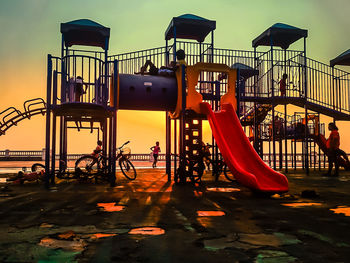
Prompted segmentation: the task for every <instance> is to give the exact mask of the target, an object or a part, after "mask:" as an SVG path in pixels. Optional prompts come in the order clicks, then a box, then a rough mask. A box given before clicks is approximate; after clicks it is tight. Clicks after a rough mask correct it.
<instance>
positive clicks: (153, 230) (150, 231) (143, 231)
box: [129, 227, 165, 236]
mask: <svg viewBox="0 0 350 263" xmlns="http://www.w3.org/2000/svg"><path fill="white" fill-rule="evenodd" d="M129 234H130V235H150V236H158V235H164V234H165V230H164V229H162V228H159V227H139V228H134V229H131V230H130V231H129Z"/></svg>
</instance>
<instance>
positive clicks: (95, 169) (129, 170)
mask: <svg viewBox="0 0 350 263" xmlns="http://www.w3.org/2000/svg"><path fill="white" fill-rule="evenodd" d="M128 143H130V141H127V142H125V143H124V144H123V145H122V146H120V147H119V148H118V149H117V157H116V161H118V164H119V167H120V169H121V171H122V173H123V175H124V176H125V177H126V178H128V179H129V180H135V179H136V170H135V167H134V165H133V164H132V163H131V161H130V160H129V157H130V155H131V151H130V148H124V146H125V145H127V144H128ZM107 161H108V159H107V157H106V156H105V155H103V154H102V152H101V153H99V154H98V157H97V158H96V157H95V156H93V155H90V154H89V155H84V156H82V157H80V158H79V159H78V160H77V161H76V162H75V172H76V173H77V174H79V175H82V176H84V177H86V178H95V180H97V178H98V177H99V178H101V179H105V180H108V179H109V175H108V174H109V173H108V166H107Z"/></svg>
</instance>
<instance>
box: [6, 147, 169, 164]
mask: <svg viewBox="0 0 350 263" xmlns="http://www.w3.org/2000/svg"><path fill="white" fill-rule="evenodd" d="M83 155H84V154H68V156H67V158H68V160H77V159H79V158H80V157H81V156H83ZM44 157H45V151H44V150H42V151H10V150H5V151H0V161H44V160H45V158H44ZM58 159H59V155H56V160H58ZM171 159H172V160H173V159H174V158H173V156H172V158H171ZM130 160H132V161H149V160H150V155H149V154H139V153H136V154H131V157H130ZM158 161H165V154H159V156H158Z"/></svg>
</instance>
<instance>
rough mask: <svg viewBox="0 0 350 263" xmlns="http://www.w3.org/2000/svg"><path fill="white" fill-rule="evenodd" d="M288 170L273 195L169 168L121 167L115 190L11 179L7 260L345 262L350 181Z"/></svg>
mask: <svg viewBox="0 0 350 263" xmlns="http://www.w3.org/2000/svg"><path fill="white" fill-rule="evenodd" d="M287 176H288V178H289V180H290V191H289V193H283V194H281V193H279V194H275V193H271V194H269V195H261V194H257V193H255V192H252V191H251V190H249V189H247V188H245V187H243V186H240V185H239V184H238V183H236V182H234V183H232V182H228V181H224V180H220V181H219V182H214V181H213V177H212V175H211V174H209V176H207V175H204V178H203V182H202V183H196V184H192V183H189V184H186V185H175V184H174V183H172V182H168V178H167V176H166V175H165V171H164V170H161V169H155V170H141V171H140V170H138V177H137V179H136V180H135V181H128V180H127V179H125V177H124V176H122V175H121V174H120V173H117V178H118V179H117V186H116V187H114V188H111V187H109V185H106V184H103V183H99V184H94V183H93V182H85V183H81V182H77V181H74V182H72V181H62V182H59V183H57V185H56V191H55V192H48V191H46V190H44V188H43V187H42V185H40V184H37V183H25V184H24V185H22V186H20V185H16V186H10V190H11V192H9V193H10V194H11V197H6V196H4V197H1V198H0V215H1V216H0V231H2V233H3V235H0V262H75V261H78V262H164V261H167V260H168V259H169V257H170V256H171V261H173V262H261V263H267V262H276V263H280V262H347V260H348V251H349V250H348V249H349V247H350V245H349V244H350V237H349V236H348V235H347V234H345V233H346V231H347V229H349V227H350V221H349V220H350V219H349V217H348V215H349V209H350V208H349V207H348V206H345V205H340V204H348V203H349V202H350V191H349V189H350V185H349V182H347V181H342V180H341V178H323V177H321V176H318V177H317V179H316V176H315V175H312V176H305V175H302V174H299V175H293V174H292V175H290V174H288V175H287ZM299 178H302V179H303V180H300V179H299ZM305 189H308V190H307V191H306V190H305ZM313 192H314V194H312V193H313ZM3 193H4V194H5V191H3ZM6 193H7V192H6ZM302 193H304V194H302ZM306 194H307V195H306ZM82 200H83V201H82ZM281 205H283V206H284V207H281ZM337 205H338V206H337ZM288 207H290V208H298V209H290V208H288ZM313 207H314V208H313ZM303 208H304V209H303ZM330 208H332V209H331V211H332V212H330V211H329V209H330ZM333 212H334V213H333ZM336 214H341V215H343V214H344V215H346V216H339V215H336ZM315 219H316V220H315ZM320 229H322V234H320V233H319V230H320Z"/></svg>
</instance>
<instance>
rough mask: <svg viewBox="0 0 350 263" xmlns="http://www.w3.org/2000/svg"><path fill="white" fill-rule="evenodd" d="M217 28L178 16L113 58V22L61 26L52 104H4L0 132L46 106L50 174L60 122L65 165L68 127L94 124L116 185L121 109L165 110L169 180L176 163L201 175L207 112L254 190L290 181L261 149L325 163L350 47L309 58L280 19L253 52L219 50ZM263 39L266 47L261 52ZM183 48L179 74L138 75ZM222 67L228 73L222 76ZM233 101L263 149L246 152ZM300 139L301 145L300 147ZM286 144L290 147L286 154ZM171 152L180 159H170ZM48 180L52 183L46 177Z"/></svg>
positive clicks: (343, 99) (50, 81)
mask: <svg viewBox="0 0 350 263" xmlns="http://www.w3.org/2000/svg"><path fill="white" fill-rule="evenodd" d="M215 28H216V22H215V21H211V20H207V19H204V18H201V17H198V16H194V15H183V16H179V17H174V18H173V19H172V20H171V22H170V24H169V26H168V28H167V30H166V32H165V40H166V43H165V46H164V47H159V48H153V49H147V50H141V51H136V52H131V53H125V54H119V55H111V56H109V55H108V49H109V36H110V30H109V28H106V27H104V26H101V25H99V24H97V23H95V22H93V21H90V20H76V21H72V22H68V23H64V24H61V33H62V48H61V49H62V51H61V57H54V56H51V55H49V56H48V76H47V99H46V103H45V102H44V101H43V100H40V99H39V100H34V101H29V102H26V103H25V106H24V108H25V111H24V112H23V113H22V112H20V111H19V110H17V109H15V108H9V109H7V110H5V111H3V112H1V114H0V117H1V118H2V120H0V121H1V122H0V135H4V134H5V132H6V131H7V130H8V129H9V128H10V127H12V126H13V125H16V124H17V123H18V122H19V121H20V120H22V119H25V118H30V117H31V116H33V115H36V114H40V113H41V114H45V113H46V165H45V166H46V169H45V171H46V174H47V179H48V178H51V179H52V181H53V179H54V172H53V171H55V160H54V159H55V158H51V157H50V152H52V156H54V154H53V153H56V140H55V138H56V135H57V134H56V133H57V131H56V130H57V128H59V139H60V143H59V156H60V160H61V161H63V162H60V165H64V163H65V162H66V161H67V134H68V133H67V130H68V128H75V129H78V130H80V129H90V130H91V131H94V130H96V129H97V130H98V131H101V134H102V141H103V149H104V151H105V154H106V156H107V159H108V173H109V174H110V175H111V178H110V181H111V184H113V183H114V181H115V170H116V165H115V159H116V140H117V130H116V127H117V110H118V109H127V110H158V111H165V112H166V156H167V157H166V164H167V165H166V173H167V174H168V178H169V180H171V174H172V171H171V170H172V167H173V169H174V171H173V174H174V177H175V179H176V180H178V181H182V182H184V181H186V180H187V179H188V178H189V177H191V178H194V179H195V180H196V179H198V180H200V176H201V174H200V173H201V171H200V170H201V168H200V167H198V161H197V160H196V157H197V156H198V151H200V149H201V143H202V121H203V120H206V119H209V121H210V123H211V124H212V125H211V126H212V130H213V134H214V137H215V138H214V137H213V142H212V144H213V145H214V148H213V152H212V159H213V160H218V159H220V158H222V156H223V157H224V159H225V161H226V162H229V163H228V165H229V166H230V169H231V170H232V171H236V173H237V174H239V175H238V177H237V179H238V180H239V181H240V182H241V183H242V184H244V185H246V186H249V187H251V188H253V189H256V190H261V191H286V190H287V189H288V182H286V180H284V179H283V178H284V177H283V176H282V175H280V174H278V173H276V172H274V171H272V170H270V169H269V168H268V167H267V166H266V167H265V166H264V165H263V162H262V161H261V159H259V158H258V155H257V154H259V155H260V156H262V155H263V153H264V148H265V147H266V144H268V146H269V163H270V165H271V166H272V167H273V169H274V170H276V169H277V161H278V160H279V168H280V169H282V168H284V169H285V170H286V171H287V170H288V168H289V167H290V165H289V164H288V162H291V163H292V167H293V168H294V169H296V163H297V160H296V155H297V152H298V151H299V150H300V149H301V150H302V156H303V158H302V162H303V168H304V169H305V171H306V172H308V171H309V168H310V167H312V165H313V166H314V168H315V169H316V168H319V169H321V166H322V162H321V160H318V162H316V161H315V160H314V159H315V155H312V154H310V153H317V152H320V151H321V150H324V145H323V140H320V139H319V138H322V135H324V125H323V124H321V123H320V122H319V120H320V114H323V115H326V116H330V117H332V118H333V119H334V120H350V103H349V80H350V77H349V73H347V72H345V71H342V70H340V69H336V68H334V66H335V65H336V64H337V63H339V64H342V63H343V64H344V63H346V59H348V57H347V54H345V57H344V56H343V57H342V58H345V62H344V60H339V59H338V60H337V61H334V60H333V62H334V63H331V66H328V65H326V64H323V63H320V62H317V61H315V60H312V59H309V58H307V57H306V38H307V35H308V32H307V30H303V29H299V28H295V27H292V26H288V25H284V24H275V25H273V26H272V27H270V28H268V29H267V30H266V31H265V32H263V33H262V34H261V35H260V36H258V37H257V38H256V39H254V40H253V42H252V45H253V48H254V51H241V50H229V49H219V48H216V47H214V30H215ZM208 36H211V38H210V42H209V43H206V42H205V39H206V38H207V37H208ZM179 39H187V40H188V41H187V42H185V41H179ZM300 39H303V40H304V49H303V50H302V51H295V50H289V46H290V45H291V44H293V43H294V42H296V41H298V40H300ZM191 40H192V41H191ZM73 45H85V46H96V47H100V48H102V49H103V52H100V51H88V50H75V49H72V48H71V46H73ZM261 46H267V47H268V48H269V49H268V50H267V51H258V50H257V49H258V48H259V47H261ZM179 49H183V50H184V51H185V53H186V61H187V63H188V65H189V66H187V67H185V66H181V67H180V69H179V70H178V71H177V72H176V77H162V76H146V75H145V76H143V75H135V74H134V72H138V71H139V69H140V68H141V66H143V65H144V63H145V62H146V60H151V61H153V63H155V64H156V66H158V67H160V66H163V65H168V64H169V63H170V61H176V51H177V50H179ZM342 55H343V54H342ZM343 64H342V65H343ZM228 65H231V66H230V67H229V66H228ZM222 73H225V74H226V75H227V77H226V78H218V76H219V74H222ZM284 73H287V74H288V79H289V81H288V84H287V89H286V95H285V96H280V94H279V80H280V79H281V78H282V75H283V74H284ZM78 76H79V77H81V78H82V82H83V86H84V87H85V89H84V90H85V91H84V92H82V93H81V94H79V96H77V95H76V94H77V92H76V90H75V81H76V80H77V78H78ZM28 103H29V104H28ZM30 103H32V104H30ZM203 103H209V104H203ZM287 104H291V105H295V106H298V107H301V108H303V112H302V113H299V114H297V113H294V114H293V115H288V112H287ZM28 105H31V106H28ZM225 105H226V106H225ZM278 105H284V112H283V113H281V112H277V111H276V109H275V108H276V107H277V106H278ZM223 108H225V110H223ZM232 108H235V109H236V110H235V111H236V113H237V116H238V118H239V120H240V122H241V124H242V126H248V127H251V136H250V138H251V139H252V141H253V145H254V148H255V150H256V153H257V154H256V153H255V152H254V151H250V150H247V151H245V150H244V149H248V148H247V147H248V144H247V142H244V140H243V138H245V137H242V134H243V132H242V131H241V130H242V129H241V126H240V125H239V123H238V122H237V121H234V117H235V115H234V114H233V113H234V112H233V110H232ZM220 109H221V111H220V112H218V111H219V110H220ZM212 111H214V112H215V113H214V112H212ZM220 118H223V119H225V120H227V122H229V124H232V125H233V126H230V127H231V128H230V129H229V130H227V129H224V127H223V126H225V123H222V120H220ZM57 122H58V123H59V125H57ZM96 124H97V126H96ZM58 126H59V127H58ZM178 127H179V129H178ZM172 130H173V134H174V136H173V137H171V131H172ZM178 130H179V134H178V133H177V131H178ZM223 134H225V136H224V135H223ZM233 134H235V136H236V137H234V138H236V140H237V138H241V140H242V143H243V142H244V145H245V147H246V148H242V149H241V152H237V149H234V147H236V146H233V145H234V143H237V141H234V140H235V139H232V138H231V139H230V140H229V141H227V140H225V138H226V137H229V136H230V135H232V136H233ZM288 142H290V147H288ZM276 143H278V146H279V149H278V151H277V144H276ZM271 144H272V145H271ZM298 144H301V145H300V146H299V147H297V145H298ZM218 146H219V147H218ZM249 146H250V144H249ZM227 147H228V148H227ZM242 147H243V146H242ZM219 148H220V153H221V154H219ZM288 148H290V151H291V155H288ZM265 152H266V151H265ZM171 155H174V157H175V158H174V161H173V164H172V163H171ZM240 155H242V156H245V159H241V156H240ZM319 156H320V154H318V157H319ZM247 158H251V159H252V160H253V161H252V162H250V161H249V162H247V164H249V166H251V167H252V168H253V170H252V171H249V167H248V166H244V165H243V168H242V167H241V166H242V162H243V160H247ZM283 161H284V162H283ZM316 163H317V164H318V167H316ZM323 163H324V162H323ZM257 166H259V167H263V168H261V169H266V170H264V171H268V173H269V174H270V173H271V174H273V175H271V176H270V178H269V179H266V178H265V177H263V176H261V175H257ZM63 168H64V167H63ZM61 169H62V167H60V170H61ZM242 169H243V170H242ZM271 178H275V179H271ZM261 180H262V181H261ZM46 183H47V185H48V184H49V181H48V180H47V182H46Z"/></svg>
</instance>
